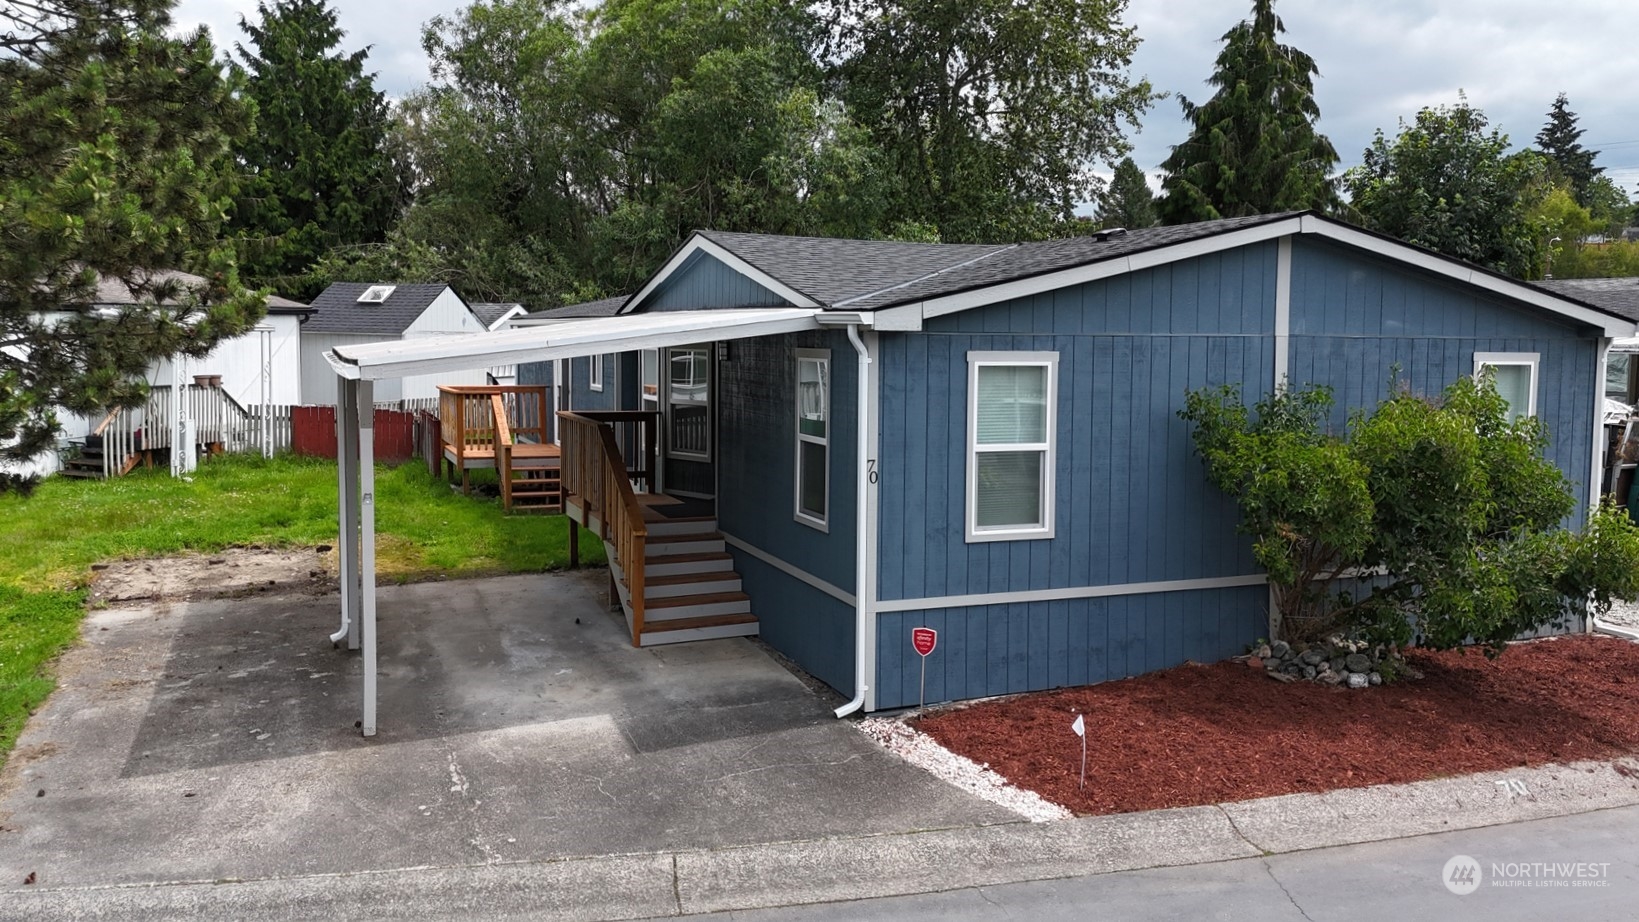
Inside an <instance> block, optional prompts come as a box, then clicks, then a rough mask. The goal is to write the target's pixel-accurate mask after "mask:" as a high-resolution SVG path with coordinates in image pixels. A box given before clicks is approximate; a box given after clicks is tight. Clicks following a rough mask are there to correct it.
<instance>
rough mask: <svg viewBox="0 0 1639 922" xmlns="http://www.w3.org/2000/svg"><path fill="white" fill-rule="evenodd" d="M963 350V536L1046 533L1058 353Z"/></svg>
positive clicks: (1050, 528) (1050, 510) (1050, 511)
mask: <svg viewBox="0 0 1639 922" xmlns="http://www.w3.org/2000/svg"><path fill="white" fill-rule="evenodd" d="M967 357H968V415H967V430H968V451H967V456H968V457H967V540H968V541H1013V540H1024V539H1032V538H1051V537H1053V442H1054V431H1053V430H1054V425H1055V421H1054V415H1055V414H1054V405H1055V403H1056V402H1057V397H1056V394H1057V388H1058V380H1057V379H1058V353H1056V352H969V353H968V354H967Z"/></svg>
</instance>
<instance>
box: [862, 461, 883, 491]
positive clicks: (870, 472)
mask: <svg viewBox="0 0 1639 922" xmlns="http://www.w3.org/2000/svg"><path fill="white" fill-rule="evenodd" d="M879 476H880V475H878V474H877V472H876V459H875V458H866V459H865V482H866V483H869V484H871V485H872V486H875V485H876V481H877V478H878V477H879Z"/></svg>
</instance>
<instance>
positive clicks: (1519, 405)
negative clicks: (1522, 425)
mask: <svg viewBox="0 0 1639 922" xmlns="http://www.w3.org/2000/svg"><path fill="white" fill-rule="evenodd" d="M1541 363H1542V354H1541V353H1539V352H1476V353H1474V374H1476V375H1479V374H1482V373H1483V372H1485V370H1486V369H1488V368H1489V369H1490V370H1491V375H1492V380H1493V381H1494V382H1495V383H1496V386H1497V393H1498V394H1501V395H1502V399H1504V400H1506V401H1508V421H1509V422H1513V421H1514V420H1516V419H1519V418H1520V417H1521V416H1535V415H1537V366H1538V365H1540V364H1541Z"/></svg>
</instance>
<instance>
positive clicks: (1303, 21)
mask: <svg viewBox="0 0 1639 922" xmlns="http://www.w3.org/2000/svg"><path fill="white" fill-rule="evenodd" d="M333 2H334V4H335V5H336V7H337V8H338V9H339V10H340V18H341V24H342V27H343V28H344V29H345V30H346V31H347V33H348V38H347V43H348V47H349V48H354V47H357V46H358V45H370V46H371V47H372V51H371V53H370V64H371V67H372V68H373V69H374V70H375V71H376V72H377V74H378V78H377V85H378V86H379V87H380V88H382V89H383V90H385V91H386V92H387V93H388V94H389V95H400V94H402V93H404V92H406V91H407V90H409V89H411V88H413V87H415V86H417V85H419V84H420V83H421V82H422V81H424V80H425V79H426V76H427V67H426V58H425V55H424V54H423V53H422V51H421V43H420V30H421V24H422V23H423V22H425V21H426V20H428V19H430V18H432V17H433V16H436V15H438V14H440V13H447V12H451V11H454V10H456V9H459V8H460V7H461V6H463V5H464V4H463V3H461V2H460V0H333ZM1250 6H1251V4H1250V2H1249V0H1130V3H1129V6H1128V15H1127V19H1128V21H1129V22H1130V23H1132V24H1133V25H1135V26H1137V28H1138V34H1139V35H1140V36H1141V37H1142V38H1143V40H1144V44H1143V45H1142V47H1141V48H1140V50H1139V53H1138V56H1137V58H1136V60H1135V61H1134V62H1133V71H1134V73H1135V74H1138V75H1143V76H1147V77H1149V79H1150V81H1151V82H1152V83H1153V84H1154V85H1155V87H1156V88H1157V89H1160V90H1165V91H1169V92H1173V93H1182V94H1184V95H1186V96H1189V97H1190V98H1192V99H1195V100H1197V101H1200V100H1203V99H1205V97H1206V96H1207V95H1208V94H1207V91H1206V89H1205V86H1204V81H1205V80H1206V78H1207V76H1208V75H1209V74H1210V73H1211V71H1212V62H1213V59H1214V58H1215V57H1216V56H1217V53H1218V49H1219V39H1220V38H1221V36H1222V35H1223V33H1224V32H1225V31H1226V30H1228V29H1229V27H1230V26H1232V25H1233V24H1234V23H1235V22H1236V21H1237V20H1239V19H1241V18H1243V17H1245V16H1246V14H1247V11H1248V9H1249V8H1250ZM255 9H256V4H255V0H181V2H180V4H179V6H178V7H177V11H176V18H177V21H178V23H179V24H193V23H202V24H204V25H207V26H209V27H210V28H211V31H212V32H213V34H214V35H215V37H216V41H217V44H218V45H222V46H230V47H231V45H232V44H233V43H234V42H236V41H240V40H242V39H243V34H242V33H241V32H240V30H239V16H240V15H241V14H245V15H251V16H254V15H255ZM1276 9H1277V11H1278V12H1279V13H1280V15H1281V18H1282V19H1283V20H1284V21H1285V23H1286V28H1287V33H1286V41H1287V42H1288V43H1290V44H1293V45H1296V46H1297V47H1299V48H1302V49H1303V50H1305V51H1307V52H1308V53H1309V54H1311V55H1312V56H1313V57H1314V58H1315V60H1316V62H1317V63H1318V64H1319V66H1320V70H1321V76H1320V79H1319V81H1318V82H1317V84H1316V94H1317V95H1318V97H1319V99H1320V110H1321V116H1322V119H1321V129H1322V130H1323V131H1324V132H1326V134H1327V135H1329V136H1330V137H1331V139H1332V142H1333V144H1334V145H1336V147H1337V149H1338V152H1339V153H1340V154H1341V155H1342V157H1343V165H1344V166H1345V167H1346V166H1349V165H1352V164H1355V163H1358V162H1359V160H1360V154H1361V151H1363V150H1365V148H1366V146H1367V145H1369V144H1370V143H1371V140H1372V133H1373V132H1374V131H1375V130H1376V129H1378V128H1382V129H1383V130H1384V131H1385V132H1386V133H1388V134H1390V135H1392V134H1393V133H1394V131H1395V130H1396V125H1397V123H1398V120H1400V119H1410V118H1411V117H1412V116H1413V115H1414V114H1415V113H1416V112H1417V110H1418V109H1419V108H1421V107H1423V106H1429V105H1439V104H1441V103H1450V102H1453V101H1455V100H1456V98H1457V93H1458V92H1459V91H1464V92H1466V93H1467V94H1468V99H1469V102H1471V103H1472V104H1474V105H1476V106H1478V107H1479V108H1481V109H1483V110H1485V112H1486V114H1487V115H1489V116H1490V118H1491V121H1492V124H1493V125H1496V126H1498V127H1500V128H1501V129H1502V130H1503V131H1504V132H1506V133H1507V134H1508V135H1509V136H1510V138H1511V139H1512V140H1513V141H1514V143H1515V145H1516V146H1525V145H1529V144H1531V143H1532V141H1533V139H1534V138H1535V136H1536V133H1537V131H1538V130H1539V129H1540V128H1541V127H1542V125H1543V122H1544V121H1545V116H1546V113H1547V111H1548V107H1549V106H1550V105H1551V104H1552V103H1553V100H1554V96H1555V95H1556V94H1557V93H1559V92H1565V93H1568V94H1570V100H1571V109H1572V110H1573V111H1575V112H1576V113H1577V114H1578V116H1579V117H1580V123H1581V126H1582V127H1583V128H1585V129H1586V130H1587V133H1586V134H1584V135H1583V137H1582V141H1583V144H1584V145H1585V146H1587V147H1589V148H1592V149H1595V150H1599V151H1601V152H1602V153H1601V154H1600V157H1599V161H1598V163H1599V165H1601V166H1604V167H1605V168H1606V171H1607V173H1608V174H1609V175H1611V176H1612V177H1613V178H1614V179H1616V180H1617V181H1618V182H1619V183H1621V185H1622V187H1623V189H1624V190H1626V191H1627V192H1628V193H1629V194H1630V195H1631V194H1632V193H1633V192H1634V191H1635V186H1636V185H1639V54H1635V53H1634V51H1633V48H1634V42H1635V40H1636V37H1639V2H1635V0H1559V2H1556V3H1548V2H1543V0H1280V2H1279V3H1278V4H1277V6H1276ZM1183 134H1184V123H1183V120H1182V117H1181V115H1180V114H1179V109H1178V104H1177V102H1176V100H1165V101H1163V102H1161V103H1160V104H1159V105H1158V106H1157V107H1156V108H1155V109H1154V110H1152V111H1151V112H1150V114H1149V116H1148V117H1147V118H1146V119H1145V121H1144V125H1143V128H1142V130H1141V131H1140V132H1139V133H1138V135H1137V136H1136V137H1135V138H1134V139H1133V140H1134V143H1135V145H1136V148H1137V149H1136V151H1135V153H1134V157H1135V159H1136V160H1137V161H1138V164H1139V166H1141V167H1143V168H1144V169H1145V170H1146V171H1153V170H1154V169H1155V167H1156V166H1157V165H1158V164H1159V163H1160V162H1161V161H1162V160H1163V159H1164V158H1165V157H1166V156H1167V153H1168V152H1169V151H1170V149H1171V146H1172V145H1173V144H1176V143H1178V142H1179V141H1180V140H1182V138H1183Z"/></svg>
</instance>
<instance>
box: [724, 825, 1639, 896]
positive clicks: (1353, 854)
mask: <svg viewBox="0 0 1639 922" xmlns="http://www.w3.org/2000/svg"><path fill="white" fill-rule="evenodd" d="M1636 831H1639V807H1623V808H1619V809H1614V810H1602V811H1599V812H1596V813H1586V814H1582V815H1580V816H1566V817H1558V818H1555V819H1546V820H1537V821H1534V822H1527V823H1515V824H1512V825H1507V826H1493V827H1489V828H1486V829H1471V830H1466V831H1463V832H1451V833H1442V834H1438V835H1428V836H1418V837H1415V838H1410V839H1398V840H1395V841H1389V842H1374V843H1370V844H1367V845H1350V846H1343V847H1339V848H1323V849H1316V850H1314V851H1305V852H1294V853H1290V854H1284V855H1270V856H1267V857H1261V858H1245V859H1240V860H1236V861H1220V862H1216V863H1213V864H1203V865H1194V866H1190V867H1177V868H1155V869H1152V870H1145V871H1127V872H1122V873H1116V874H1098V875H1093V876H1089V877H1076V878H1069V879H1066V880H1051V881H1036V882H1032V883H1021V884H1004V885H1001V886H996V887H975V888H969V889H964V890H954V891H947V892H943V893H930V894H923V895H919V896H904V897H890V898H887V899H876V900H860V901H856V902H843V903H826V904H822V905H814V906H802V907H792V908H787V909H772V910H761V911H757V912H736V913H721V914H714V915H710V916H704V917H701V918H705V919H714V920H729V919H732V920H734V922H833V920H835V922H841V920H848V922H859V920H871V919H892V920H895V922H919V920H928V922H934V920H963V919H972V920H987V922H988V920H995V919H1028V920H1030V922H1059V920H1064V922H1072V920H1074V922H1086V920H1089V919H1123V920H1126V919H1131V920H1149V919H1191V920H1198V922H1199V920H1209V919H1225V920H1230V919H1235V920H1240V919H1259V920H1269V922H1287V920H1291V922H1304V920H1308V922H1330V920H1338V922H1358V920H1361V919H1396V920H1402V922H1417V920H1430V922H1510V920H1522V922H1524V920H1531V922H1537V920H1552V919H1575V920H1577V922H1601V920H1613V922H1615V920H1623V922H1631V920H1633V919H1636V918H1639V836H1635V834H1634V833H1635V832H1636ZM1459 855H1464V856H1468V857H1470V858H1473V859H1474V860H1475V861H1476V862H1477V863H1478V865H1479V869H1480V870H1479V874H1478V875H1477V877H1478V880H1477V883H1478V886H1477V887H1475V888H1473V890H1472V892H1470V893H1466V894H1460V895H1459V894H1457V893H1454V892H1452V891H1451V890H1450V889H1448V888H1447V887H1446V885H1445V882H1444V878H1445V870H1446V865H1447V863H1448V862H1450V861H1451V860H1452V859H1453V858H1454V857H1456V856H1459ZM1578 864H1580V865H1582V866H1581V867H1576V865H1578ZM1575 874H1582V875H1584V876H1580V877H1577V876H1571V875H1575ZM1458 883H1459V889H1461V886H1460V884H1461V881H1459V882H1458Z"/></svg>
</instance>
